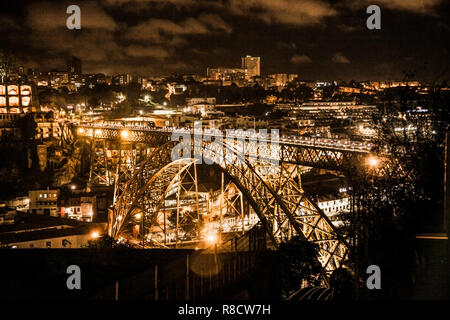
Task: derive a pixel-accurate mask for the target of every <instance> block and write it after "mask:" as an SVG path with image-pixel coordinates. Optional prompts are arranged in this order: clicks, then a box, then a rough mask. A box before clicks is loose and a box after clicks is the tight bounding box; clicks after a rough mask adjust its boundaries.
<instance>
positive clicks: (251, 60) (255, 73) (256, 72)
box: [242, 56, 261, 78]
mask: <svg viewBox="0 0 450 320" xmlns="http://www.w3.org/2000/svg"><path fill="white" fill-rule="evenodd" d="M242 69H246V70H247V77H248V78H251V77H259V76H260V75H261V58H260V57H252V56H245V57H242Z"/></svg>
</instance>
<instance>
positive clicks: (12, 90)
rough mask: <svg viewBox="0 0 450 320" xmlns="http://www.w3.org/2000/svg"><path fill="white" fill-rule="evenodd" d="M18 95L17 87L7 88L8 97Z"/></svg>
mask: <svg viewBox="0 0 450 320" xmlns="http://www.w3.org/2000/svg"><path fill="white" fill-rule="evenodd" d="M18 94H19V87H18V86H15V85H10V86H8V95H10V96H15V95H18Z"/></svg>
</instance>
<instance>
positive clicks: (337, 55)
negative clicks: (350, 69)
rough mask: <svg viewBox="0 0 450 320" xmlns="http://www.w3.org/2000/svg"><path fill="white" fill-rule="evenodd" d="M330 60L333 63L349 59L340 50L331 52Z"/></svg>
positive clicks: (344, 61)
mask: <svg viewBox="0 0 450 320" xmlns="http://www.w3.org/2000/svg"><path fill="white" fill-rule="evenodd" d="M331 61H333V62H334V63H350V60H349V59H348V58H347V57H346V56H344V55H343V54H342V53H340V52H337V53H335V54H333V56H332V57H331Z"/></svg>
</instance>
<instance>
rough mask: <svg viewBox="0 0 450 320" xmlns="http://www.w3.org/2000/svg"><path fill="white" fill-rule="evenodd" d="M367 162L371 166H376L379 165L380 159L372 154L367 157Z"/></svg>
mask: <svg viewBox="0 0 450 320" xmlns="http://www.w3.org/2000/svg"><path fill="white" fill-rule="evenodd" d="M367 164H368V165H369V167H371V168H376V167H378V165H379V164H380V160H379V159H378V158H376V157H374V156H370V157H369V158H368V159H367Z"/></svg>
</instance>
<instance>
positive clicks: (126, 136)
mask: <svg viewBox="0 0 450 320" xmlns="http://www.w3.org/2000/svg"><path fill="white" fill-rule="evenodd" d="M120 136H121V137H122V139H128V137H129V136H130V132H129V131H128V130H122V131H120Z"/></svg>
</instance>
